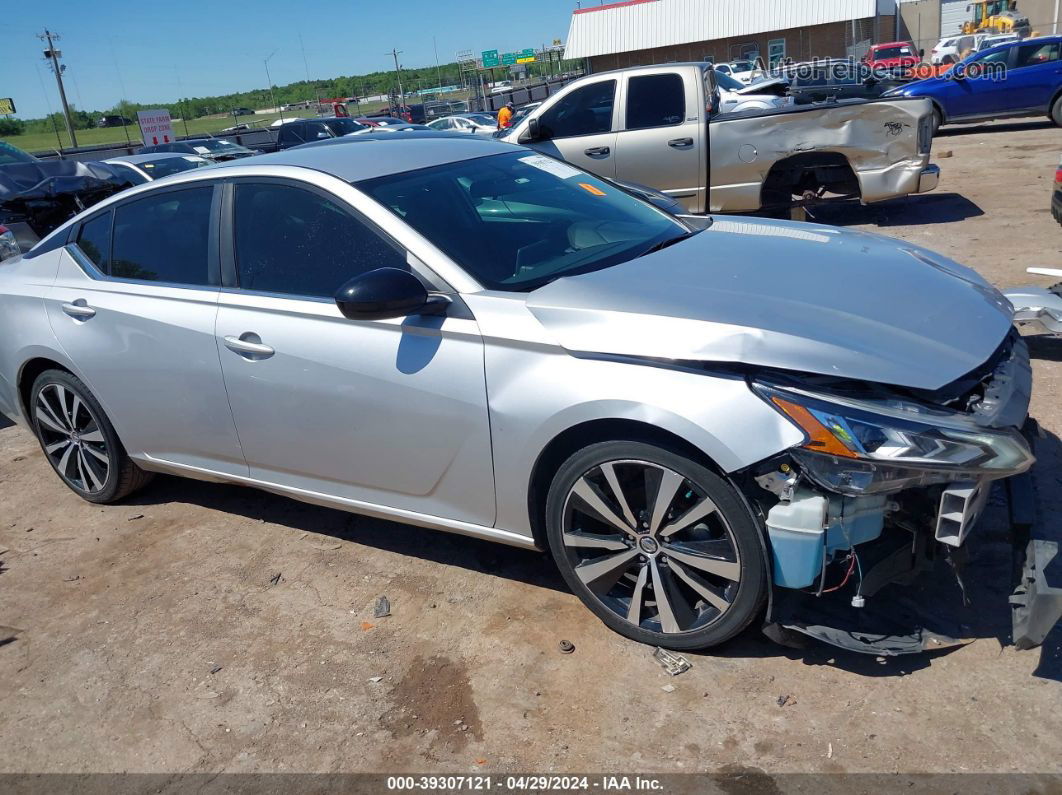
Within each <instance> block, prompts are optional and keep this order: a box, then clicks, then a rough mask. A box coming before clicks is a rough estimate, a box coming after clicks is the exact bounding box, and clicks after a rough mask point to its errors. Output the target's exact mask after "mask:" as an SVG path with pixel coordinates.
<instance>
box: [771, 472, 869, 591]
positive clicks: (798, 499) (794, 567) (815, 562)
mask: <svg viewBox="0 0 1062 795" xmlns="http://www.w3.org/2000/svg"><path fill="white" fill-rule="evenodd" d="M885 504H886V500H885V497H884V496H873V497H842V496H840V495H829V496H827V495H824V494H820V493H818V492H814V491H811V490H810V489H802V488H799V489H796V490H795V491H794V492H793V498H792V499H791V500H789V501H788V502H780V503H778V504H777V505H775V506H774V507H773V508H771V510H770V512H769V513H768V514H767V536H768V538H769V539H770V542H771V557H772V560H773V571H774V583H775V585H778V586H780V587H782V588H807V587H808V586H809V585H811V584H812V583H814V582H815V579H816V578H817V577H818V576H819V573H820V572H821V571H822V565H823V560H824V559H825V557H826V556H827V555H829V556H830V557H832V556H833V554H834V553H835V552H837V551H840V550H847V549H850V548H851V547H853V546H854V545H856V544H862V543H864V542H866V541H872V540H873V539H875V538H877V537H878V536H879V535H881V530H882V527H883V526H884V521H885Z"/></svg>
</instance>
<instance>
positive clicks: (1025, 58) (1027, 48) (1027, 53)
mask: <svg viewBox="0 0 1062 795" xmlns="http://www.w3.org/2000/svg"><path fill="white" fill-rule="evenodd" d="M1059 46H1060V45H1059V42H1057V41H1049V42H1047V43H1046V44H1025V45H1023V46H1021V47H1018V57H1017V60H1016V61H1015V62H1014V68H1015V69H1021V68H1022V67H1024V66H1040V65H1041V64H1045V63H1052V62H1054V61H1057V60H1058V50H1059Z"/></svg>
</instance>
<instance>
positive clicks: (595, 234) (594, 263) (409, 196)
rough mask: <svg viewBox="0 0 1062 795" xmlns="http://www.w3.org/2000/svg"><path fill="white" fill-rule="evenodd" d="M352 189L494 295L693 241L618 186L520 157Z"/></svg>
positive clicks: (467, 163)
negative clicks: (392, 215)
mask: <svg viewBox="0 0 1062 795" xmlns="http://www.w3.org/2000/svg"><path fill="white" fill-rule="evenodd" d="M355 184H356V187H358V188H359V189H361V190H363V191H364V192H365V193H367V194H368V195H369V196H371V197H372V198H374V199H376V201H378V202H380V203H381V204H383V205H384V206H386V207H387V208H388V209H390V210H391V211H392V212H393V213H395V215H397V216H399V217H400V218H402V219H403V220H405V222H406V223H407V224H409V225H410V226H411V227H413V228H414V229H415V230H417V232H419V233H420V234H422V235H423V236H424V237H426V238H427V239H428V240H430V241H431V242H432V243H433V244H435V246H437V247H438V248H439V249H440V250H442V251H443V252H445V253H446V254H447V255H448V256H449V257H450V258H451V259H453V260H454V261H455V262H456V263H458V264H459V265H461V266H462V267H463V268H464V269H465V270H467V271H468V272H469V273H470V274H471V275H472V276H473V277H474V278H475V279H476V280H477V281H479V282H480V284H482V285H484V286H485V287H487V288H489V289H494V290H508V291H514V292H526V291H530V290H533V289H535V288H536V287H541V286H542V285H544V284H547V283H549V282H551V281H553V280H555V279H559V278H561V277H562V276H572V275H575V274H578V273H587V272H589V271H593V270H599V269H601V268H607V267H610V266H612V265H617V264H619V263H621V262H625V261H627V260H631V259H634V258H635V257H639V256H641V255H643V254H646V253H649V252H650V251H652V250H656V249H658V248H660V247H661V246H664V245H667V244H669V243H671V242H672V241H677V240H679V239H681V238H683V237H686V236H688V235H689V234H690V231H689V229H688V228H687V227H686V226H685V225H684V224H682V223H680V222H679V221H678V220H676V219H675V218H672V217H671V216H669V215H667V214H666V213H663V212H661V211H660V210H657V209H656V208H654V207H652V206H651V205H649V204H647V203H645V202H643V201H640V200H639V199H636V198H634V197H633V196H631V195H630V194H628V193H626V192H624V191H622V190H620V189H619V188H617V187H616V186H615V185H612V184H610V183H608V182H604V181H602V180H600V179H598V178H597V177H594V176H592V175H590V174H587V173H586V172H584V171H580V170H579V169H577V168H573V167H572V166H570V165H568V164H567V163H563V162H560V161H558V160H554V159H552V158H549V157H546V156H545V155H540V154H533V153H527V152H513V153H511V154H510V153H506V154H500V155H491V156H488V157H480V158H476V159H473V160H463V161H460V162H457V163H447V164H445V165H441V166H434V167H432V168H425V169H420V170H417V171H408V172H405V173H402V174H392V175H388V176H385V177H378V178H376V179H371V180H364V181H362V182H358V183H355Z"/></svg>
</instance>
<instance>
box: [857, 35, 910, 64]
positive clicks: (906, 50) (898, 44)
mask: <svg viewBox="0 0 1062 795" xmlns="http://www.w3.org/2000/svg"><path fill="white" fill-rule="evenodd" d="M921 60H922V53H921V52H920V51H919V50H916V49H915V46H914V45H913V44H912V43H911V42H909V41H890V42H887V43H885V44H875V45H873V46H871V48H870V49H869V50H867V54H866V55H864V56H863V63H865V64H867V66H870V67H872V68H875V69H895V68H900V69H904V68H910V67H912V66H916V65H918V63H919V62H921Z"/></svg>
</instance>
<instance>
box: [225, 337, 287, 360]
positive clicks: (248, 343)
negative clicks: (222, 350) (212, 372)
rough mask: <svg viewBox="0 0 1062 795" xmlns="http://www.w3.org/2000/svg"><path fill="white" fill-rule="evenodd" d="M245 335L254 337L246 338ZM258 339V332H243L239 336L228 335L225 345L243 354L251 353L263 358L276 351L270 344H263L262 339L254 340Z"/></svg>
mask: <svg viewBox="0 0 1062 795" xmlns="http://www.w3.org/2000/svg"><path fill="white" fill-rule="evenodd" d="M244 337H252V338H253V339H244ZM258 339H259V337H258V335H257V334H251V333H250V332H248V333H246V334H241V335H240V336H239V337H226V338H225V347H226V348H228V349H229V350H230V351H235V352H236V353H238V354H241V355H245V354H250V355H251V356H261V357H263V358H268V357H270V356H272V355H273V354H274V353H276V351H275V350H273V349H272V348H270V347H269V346H268V345H263V344H262V343H261V341H259V342H255V341H254V340H258Z"/></svg>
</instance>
